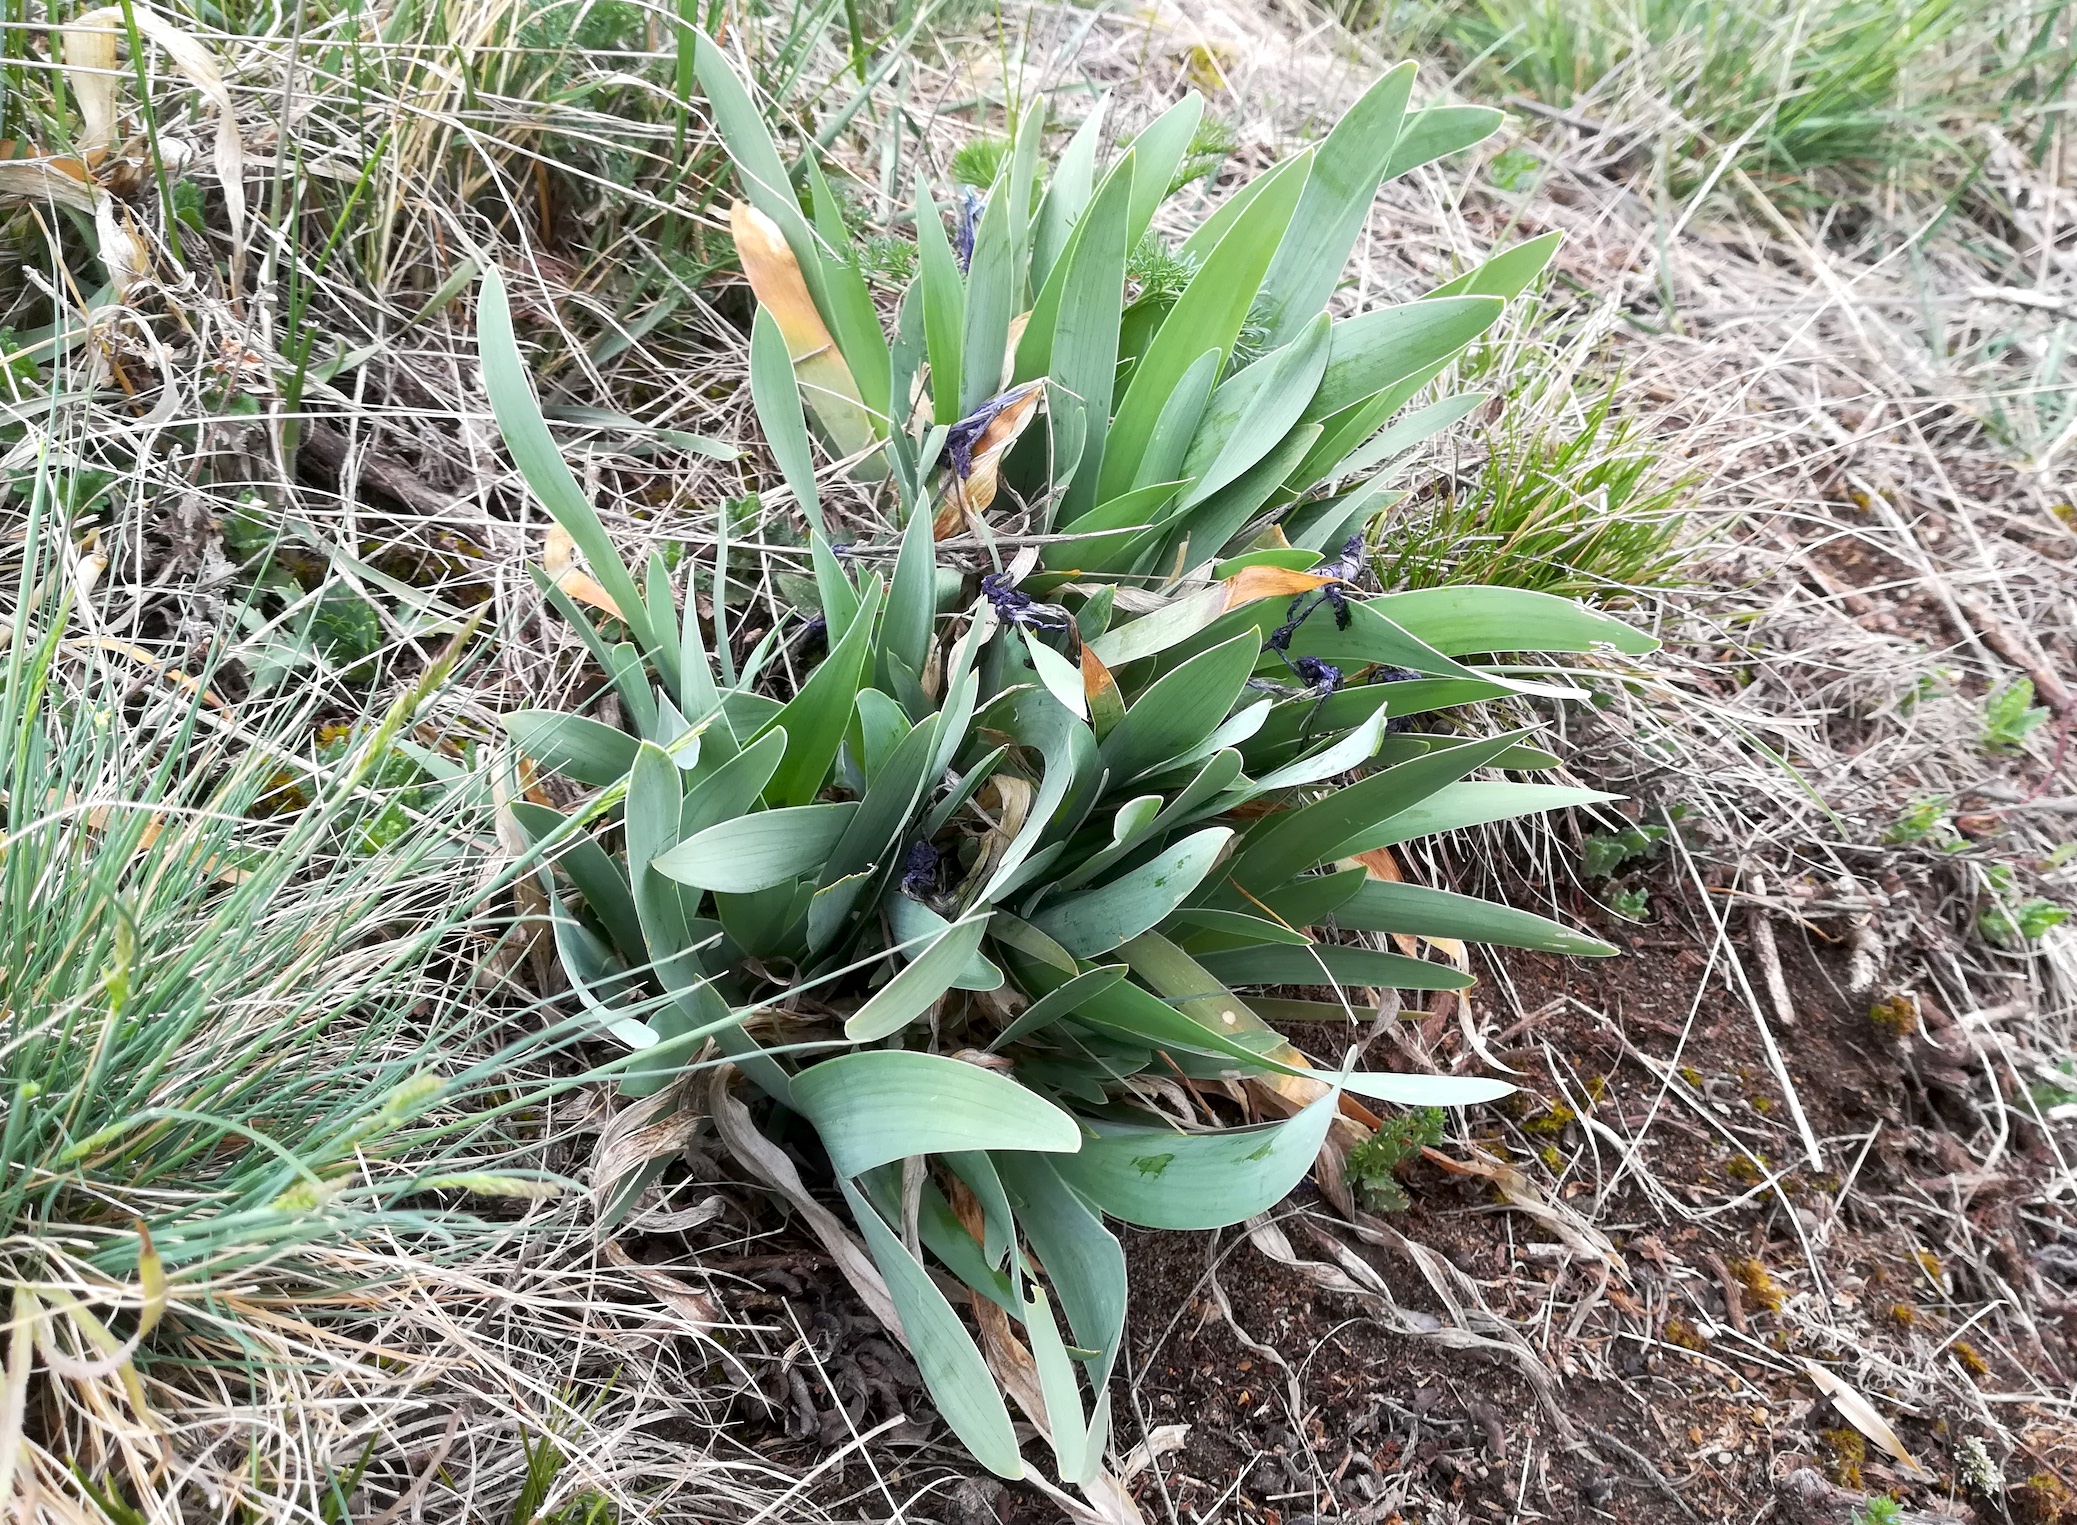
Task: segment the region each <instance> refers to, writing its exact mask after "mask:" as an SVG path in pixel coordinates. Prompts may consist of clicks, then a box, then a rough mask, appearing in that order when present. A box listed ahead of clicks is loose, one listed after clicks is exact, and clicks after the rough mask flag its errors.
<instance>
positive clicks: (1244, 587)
mask: <svg viewBox="0 0 2077 1525" xmlns="http://www.w3.org/2000/svg"><path fill="white" fill-rule="evenodd" d="M1333 581H1334V579H1333V578H1331V577H1315V576H1313V574H1312V573H1310V572H1294V571H1292V570H1291V569H1290V568H1289V567H1265V566H1253V567H1242V568H1241V569H1240V570H1239V571H1238V572H1235V573H1234V574H1233V575H1232V576H1231V577H1229V578H1227V579H1226V581H1225V582H1224V583H1223V584H1222V586H1223V587H1224V588H1225V589H1226V607H1227V608H1228V609H1238V608H1239V607H1240V606H1241V605H1242V604H1252V603H1254V602H1255V601H1256V600H1258V599H1264V598H1296V597H1297V596H1298V595H1299V594H1301V593H1310V592H1312V591H1313V590H1314V589H1315V588H1324V587H1326V586H1327V584H1329V583H1330V582H1333Z"/></svg>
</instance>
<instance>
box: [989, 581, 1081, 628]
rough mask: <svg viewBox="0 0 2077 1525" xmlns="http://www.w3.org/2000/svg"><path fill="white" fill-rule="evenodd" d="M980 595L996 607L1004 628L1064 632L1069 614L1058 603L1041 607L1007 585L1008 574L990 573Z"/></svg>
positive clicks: (1010, 585)
mask: <svg viewBox="0 0 2077 1525" xmlns="http://www.w3.org/2000/svg"><path fill="white" fill-rule="evenodd" d="M981 596H982V597H983V598H985V599H987V600H988V602H989V603H990V604H992V605H994V606H995V613H996V617H997V618H999V619H1000V620H1001V621H1002V622H1003V623H1004V624H1005V625H1016V626H1018V627H1020V628H1022V629H1025V630H1065V629H1066V628H1067V627H1068V625H1069V623H1070V621H1069V618H1068V613H1067V611H1066V610H1065V609H1063V608H1061V607H1060V606H1059V605H1058V604H1042V603H1040V602H1039V601H1038V600H1037V599H1035V598H1033V597H1032V596H1031V595H1030V594H1029V593H1026V592H1024V591H1023V590H1022V589H1021V588H1018V587H1015V586H1013V585H1012V584H1011V582H1010V575H1009V573H1007V572H990V573H989V574H988V575H987V576H986V577H983V578H982V579H981Z"/></svg>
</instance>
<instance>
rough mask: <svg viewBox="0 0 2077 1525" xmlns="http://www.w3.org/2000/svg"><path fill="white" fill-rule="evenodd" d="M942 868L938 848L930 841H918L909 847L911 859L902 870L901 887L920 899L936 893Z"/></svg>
mask: <svg viewBox="0 0 2077 1525" xmlns="http://www.w3.org/2000/svg"><path fill="white" fill-rule="evenodd" d="M940 868H941V860H940V859H939V857H938V850H937V849H936V848H935V847H932V846H931V845H930V844H929V843H928V842H918V843H917V844H916V845H915V846H914V847H912V848H910V849H909V861H908V862H907V863H906V864H905V865H904V866H903V870H902V876H901V887H902V888H903V889H904V890H905V891H907V892H908V893H909V894H911V895H914V896H917V897H918V898H919V899H920V898H921V897H923V896H925V895H930V894H934V893H936V891H937V887H938V874H939V870H940Z"/></svg>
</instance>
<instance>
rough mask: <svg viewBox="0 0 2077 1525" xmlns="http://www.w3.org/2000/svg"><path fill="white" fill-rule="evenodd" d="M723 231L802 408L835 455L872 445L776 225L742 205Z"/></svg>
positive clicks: (847, 371) (868, 426)
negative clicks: (778, 342) (775, 332)
mask: <svg viewBox="0 0 2077 1525" xmlns="http://www.w3.org/2000/svg"><path fill="white" fill-rule="evenodd" d="M728 227H729V232H730V233H731V234H732V235H733V236H734V238H735V241H736V257H737V258H738V259H739V260H741V261H742V264H743V274H744V275H746V276H748V277H749V278H750V289H751V290H752V291H754V292H756V293H757V300H758V302H759V304H760V305H761V306H763V308H764V309H765V311H767V312H769V313H770V314H771V315H772V317H773V318H774V319H775V320H776V321H777V322H778V325H779V332H780V333H781V334H782V335H783V336H784V337H785V339H786V353H787V355H788V357H789V358H791V360H792V361H793V375H794V379H795V380H796V381H797V382H799V383H800V386H801V390H802V391H803V392H805V393H806V394H807V402H808V408H809V410H810V411H811V412H813V413H814V415H815V421H816V422H817V423H819V424H820V425H821V426H822V430H823V433H824V434H826V435H827V436H828V438H829V443H830V446H831V448H832V449H834V450H835V451H836V452H837V454H839V455H845V456H849V455H856V454H858V453H859V452H860V451H863V450H867V449H870V448H871V447H872V445H873V444H874V443H875V440H876V436H875V434H874V432H873V420H872V415H871V414H870V413H869V412H867V411H866V406H865V403H864V402H863V401H862V400H861V398H860V395H859V391H858V382H857V380H856V379H855V378H854V377H853V376H852V375H851V367H849V366H848V365H846V364H845V363H844V357H843V356H842V355H841V354H839V353H838V352H837V345H836V340H834V339H832V338H831V337H830V334H829V326H828V325H827V324H826V323H824V322H823V321H822V314H821V313H820V312H819V311H817V310H816V307H815V298H814V297H813V296H812V295H810V294H809V291H808V282H807V278H806V277H805V276H803V275H802V274H801V267H800V261H799V260H797V259H796V258H794V254H793V248H792V246H791V245H790V244H788V243H787V242H786V235H785V234H784V233H782V232H781V231H780V230H779V225H778V224H777V223H776V222H773V221H772V219H771V218H769V217H767V216H765V214H764V213H762V212H760V211H758V210H757V208H756V207H754V206H752V205H751V204H750V203H749V202H747V201H738V202H734V203H732V204H731V205H730V206H729V209H728Z"/></svg>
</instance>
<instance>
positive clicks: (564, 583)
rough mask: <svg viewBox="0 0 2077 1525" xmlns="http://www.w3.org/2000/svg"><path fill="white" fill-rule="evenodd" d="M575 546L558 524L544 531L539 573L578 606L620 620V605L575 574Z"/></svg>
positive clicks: (586, 579)
mask: <svg viewBox="0 0 2077 1525" xmlns="http://www.w3.org/2000/svg"><path fill="white" fill-rule="evenodd" d="M576 549H577V543H576V542H575V541H574V540H572V539H571V538H570V533H569V531H568V530H566V529H564V528H563V527H562V526H561V525H560V524H552V525H550V526H549V527H548V544H547V545H546V546H545V547H544V548H543V549H542V552H541V569H542V570H543V571H544V572H546V573H547V574H548V575H549V577H551V578H552V579H554V582H555V585H556V586H557V587H558V588H560V589H562V590H563V592H565V593H567V594H569V595H570V597H572V598H574V599H576V600H577V602H578V603H580V604H589V605H591V607H592V608H594V609H598V610H601V611H603V612H604V613H606V614H610V615H612V616H613V618H615V619H624V618H625V617H626V616H624V615H623V614H621V612H620V605H618V604H616V603H615V602H613V595H612V594H610V593H608V592H607V591H606V590H605V589H604V588H602V587H600V586H599V585H598V583H597V582H596V581H594V580H593V579H592V578H591V577H589V576H587V575H586V574H585V573H584V572H582V571H580V570H578V567H577V564H576V560H575V553H576Z"/></svg>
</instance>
